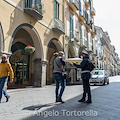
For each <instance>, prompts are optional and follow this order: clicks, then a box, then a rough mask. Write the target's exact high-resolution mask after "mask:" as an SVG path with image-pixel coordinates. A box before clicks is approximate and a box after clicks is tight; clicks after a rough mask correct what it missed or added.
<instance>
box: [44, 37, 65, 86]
mask: <svg viewBox="0 0 120 120" xmlns="http://www.w3.org/2000/svg"><path fill="white" fill-rule="evenodd" d="M60 50H63V47H62V45H61V43H60V41H59V40H58V39H56V38H53V39H52V40H50V42H49V43H48V46H47V61H48V64H47V74H46V75H47V77H46V78H47V80H46V84H52V83H54V80H53V62H54V56H53V54H54V53H55V52H56V51H60Z"/></svg>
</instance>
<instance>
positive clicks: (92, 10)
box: [90, 7, 96, 16]
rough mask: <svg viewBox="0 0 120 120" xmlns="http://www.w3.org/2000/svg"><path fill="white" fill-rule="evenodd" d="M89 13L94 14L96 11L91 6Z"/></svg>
mask: <svg viewBox="0 0 120 120" xmlns="http://www.w3.org/2000/svg"><path fill="white" fill-rule="evenodd" d="M90 14H91V16H95V14H96V11H95V9H94V8H93V7H92V8H91V9H90Z"/></svg>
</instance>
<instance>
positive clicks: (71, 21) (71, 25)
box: [70, 16, 73, 38]
mask: <svg viewBox="0 0 120 120" xmlns="http://www.w3.org/2000/svg"><path fill="white" fill-rule="evenodd" d="M70 38H73V18H72V17H71V16H70Z"/></svg>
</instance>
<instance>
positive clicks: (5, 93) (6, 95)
mask: <svg viewBox="0 0 120 120" xmlns="http://www.w3.org/2000/svg"><path fill="white" fill-rule="evenodd" d="M3 94H4V96H5V97H9V95H8V94H7V92H6V90H5V89H3Z"/></svg>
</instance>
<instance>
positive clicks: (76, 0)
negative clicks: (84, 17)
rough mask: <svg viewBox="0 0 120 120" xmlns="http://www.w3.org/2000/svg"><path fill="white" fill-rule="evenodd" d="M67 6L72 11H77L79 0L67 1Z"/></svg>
mask: <svg viewBox="0 0 120 120" xmlns="http://www.w3.org/2000/svg"><path fill="white" fill-rule="evenodd" d="M68 4H69V6H70V7H71V8H72V9H73V11H77V10H79V0H69V2H68Z"/></svg>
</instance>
